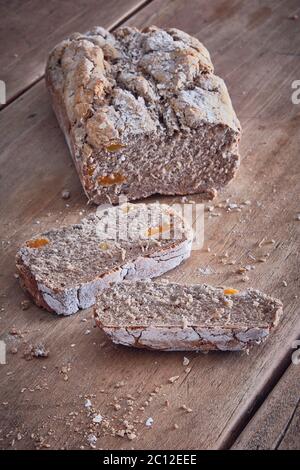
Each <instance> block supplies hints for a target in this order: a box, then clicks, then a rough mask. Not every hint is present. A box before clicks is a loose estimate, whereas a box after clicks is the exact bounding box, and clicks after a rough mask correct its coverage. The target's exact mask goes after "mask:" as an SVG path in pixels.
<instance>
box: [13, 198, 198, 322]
mask: <svg viewBox="0 0 300 470" xmlns="http://www.w3.org/2000/svg"><path fill="white" fill-rule="evenodd" d="M192 239H193V233H192V230H191V229H190V227H189V226H188V224H187V223H186V222H185V220H184V219H183V218H182V217H181V216H180V215H179V214H178V213H176V212H175V211H174V210H173V209H171V208H170V207H169V206H167V205H165V204H148V205H145V204H122V205H121V206H117V207H107V208H105V207H104V208H103V209H102V208H101V210H98V211H97V213H96V214H92V215H90V216H88V217H87V218H85V219H83V220H82V221H81V223H79V224H74V225H71V226H68V227H63V228H60V229H56V230H50V231H48V232H44V233H42V234H40V235H38V236H36V237H35V238H33V239H32V240H28V241H27V242H26V243H25V244H24V246H23V247H22V248H21V249H20V250H19V252H18V253H17V257H16V264H17V269H18V272H19V275H20V281H21V284H22V286H23V287H24V288H25V289H26V290H27V291H28V292H29V293H30V294H31V296H32V297H33V299H34V301H35V302H36V303H37V305H39V306H41V307H44V308H46V309H47V310H50V311H54V312H56V313H58V314H63V315H70V314H72V313H75V312H76V311H77V310H79V309H81V308H87V307H90V306H91V305H93V304H94V303H95V297H96V295H97V294H99V292H100V291H101V290H103V289H104V288H106V287H108V285H109V283H111V282H121V281H123V280H124V279H128V280H138V279H144V278H151V277H156V276H159V275H161V274H163V273H164V272H166V271H168V270H170V269H173V268H174V267H175V266H177V265H178V264H180V263H181V262H182V261H183V260H184V259H186V258H188V257H189V256H190V251H191V245H192Z"/></svg>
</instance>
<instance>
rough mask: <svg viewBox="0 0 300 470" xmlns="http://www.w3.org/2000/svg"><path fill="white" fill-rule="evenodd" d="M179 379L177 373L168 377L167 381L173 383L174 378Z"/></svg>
mask: <svg viewBox="0 0 300 470" xmlns="http://www.w3.org/2000/svg"><path fill="white" fill-rule="evenodd" d="M178 379H179V375H174V376H173V377H170V378H169V380H168V382H170V383H171V384H173V383H174V382H176V380H178Z"/></svg>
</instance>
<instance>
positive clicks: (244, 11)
mask: <svg viewBox="0 0 300 470" xmlns="http://www.w3.org/2000/svg"><path fill="white" fill-rule="evenodd" d="M297 9H299V7H298V2H297V1H296V0H288V1H287V2H284V3H283V2H280V1H276V2H275V1H271V0H269V1H267V0H265V1H263V2H262V1H256V0H255V1H253V2H246V1H226V2H224V1H216V2H204V0H203V1H196V0H195V1H191V2H190V3H189V11H190V12H191V14H188V12H187V10H186V3H182V2H180V1H179V0H178V1H172V2H169V1H165V2H160V1H156V2H153V5H152V4H150V6H148V7H147V8H145V9H143V10H141V11H140V12H139V13H138V14H137V15H136V17H135V18H133V19H132V20H131V21H130V22H131V24H136V25H138V26H142V25H149V24H151V23H154V24H155V23H156V24H158V25H162V26H163V25H164V26H176V27H179V28H182V29H185V30H187V31H188V32H190V33H193V34H196V35H197V36H198V37H199V38H200V39H201V40H202V41H203V42H204V43H205V44H207V45H208V46H209V48H210V50H211V53H212V57H213V60H214V62H215V64H216V70H217V73H219V74H220V75H221V76H225V77H226V81H227V83H228V87H229V90H230V92H231V95H232V98H233V102H234V105H235V108H236V110H237V113H238V115H239V117H240V118H241V121H242V124H243V127H244V135H243V140H242V145H241V153H242V156H243V160H242V165H241V169H240V171H239V174H238V176H237V178H236V180H235V182H234V183H233V184H231V185H230V186H229V187H228V188H227V189H226V190H225V191H224V192H223V193H222V194H220V195H219V197H218V199H217V201H215V202H214V203H213V204H214V205H215V206H217V204H218V202H220V201H224V200H226V199H227V198H228V199H229V200H230V201H231V202H233V203H241V202H243V201H246V200H250V201H251V204H250V205H244V206H242V207H243V208H242V209H241V212H237V211H234V210H233V211H230V212H228V211H226V210H225V209H222V208H218V207H215V209H214V210H213V212H217V213H220V214H221V215H220V216H219V217H213V216H211V213H209V212H207V213H206V220H205V247H204V249H203V250H202V251H198V252H197V251H195V252H193V255H192V257H191V259H190V260H188V261H187V262H186V263H185V264H184V265H183V266H181V267H179V268H178V269H176V270H174V271H173V272H172V273H169V275H168V276H167V277H168V278H169V279H176V280H179V281H184V282H206V283H212V284H214V285H227V286H233V287H238V288H240V289H242V288H243V287H246V286H254V287H256V288H260V289H262V290H265V291H266V292H267V293H269V294H273V295H275V296H277V297H280V298H281V299H282V300H283V302H284V310H285V315H284V318H283V320H282V322H281V324H280V326H279V328H278V329H277V330H276V332H275V333H274V334H273V335H272V336H271V337H270V338H269V340H268V341H267V342H266V343H265V344H264V345H263V346H262V347H260V348H259V347H257V348H255V349H254V350H253V351H252V352H251V354H250V355H249V356H247V355H239V354H233V353H232V354H222V353H212V354H207V355H200V354H196V353H195V354H189V355H188V357H189V359H190V367H191V370H190V372H189V373H186V372H184V367H183V365H182V360H183V356H184V354H182V353H175V354H168V353H155V352H150V351H135V350H130V349H126V348H121V347H116V346H113V345H111V344H110V343H109V342H108V341H105V338H104V336H103V335H102V333H101V332H99V331H97V330H96V329H94V328H93V322H92V320H91V318H90V317H91V312H90V311H84V312H81V313H79V314H78V315H75V316H73V317H72V318H56V317H54V316H53V315H50V314H48V313H46V312H43V311H41V310H39V309H38V308H36V307H34V306H32V307H31V308H30V309H29V310H26V311H22V310H21V308H20V302H21V300H22V299H23V298H24V294H22V292H21V290H20V289H19V287H18V283H17V280H16V279H15V278H14V276H13V274H14V254H15V252H16V250H17V247H18V246H19V244H20V243H21V242H22V241H23V240H25V239H27V238H29V237H30V236H31V235H32V233H35V232H37V231H39V230H44V229H46V228H48V227H51V226H53V225H54V226H60V225H61V224H63V223H69V222H72V221H75V220H79V219H80V217H81V215H80V212H81V213H82V212H83V210H85V209H87V210H91V208H89V209H88V208H87V207H86V199H85V197H84V195H83V192H82V189H81V187H80V184H79V181H78V178H77V176H76V174H75V171H74V169H73V166H72V164H71V160H70V157H69V154H68V149H67V147H66V145H65V143H64V141H63V137H62V135H61V132H60V130H59V128H58V125H57V122H56V120H55V118H54V115H53V113H52V111H51V108H50V104H49V99H48V96H47V94H46V91H45V88H44V84H43V83H42V82H41V83H39V84H38V85H36V86H34V87H33V88H32V89H31V90H29V91H28V92H26V93H25V94H24V95H22V97H20V98H19V99H18V100H16V101H15V102H14V103H12V104H11V105H10V106H8V107H7V108H6V109H4V111H3V112H2V113H1V124H0V126H1V136H2V139H1V143H0V161H1V165H0V168H1V171H0V173H1V176H2V177H1V180H0V181H1V185H0V200H1V209H0V220H1V222H2V223H1V226H0V231H1V240H2V256H1V267H2V269H0V275H1V277H0V282H1V285H2V286H3V297H2V298H1V308H2V309H3V311H1V315H0V317H1V320H0V327H1V331H2V332H3V334H2V336H1V339H4V340H5V341H6V343H7V345H8V349H9V350H11V348H12V347H13V346H14V345H17V346H18V353H17V354H11V353H8V361H7V362H8V363H7V365H6V366H1V372H2V387H1V392H0V393H1V398H0V403H2V405H0V422H1V423H2V424H1V429H2V434H1V435H0V437H1V436H2V439H3V440H2V441H0V445H1V446H2V447H4V448H6V447H9V446H11V445H12V444H13V446H14V447H15V448H32V447H34V446H35V445H39V444H37V443H36V441H35V439H37V436H42V437H43V438H44V439H45V440H44V441H43V442H44V444H47V445H50V446H51V448H60V447H64V448H78V447H80V446H85V447H87V446H88V443H87V435H88V434H89V433H90V432H91V430H90V427H89V426H90V424H91V421H92V418H91V417H89V416H88V410H87V408H85V406H84V400H85V398H84V396H85V395H89V396H91V395H95V396H93V397H92V398H91V401H92V403H93V405H94V407H95V411H97V412H99V413H100V414H101V415H102V416H104V417H105V418H107V419H108V421H109V424H108V431H107V432H108V434H107V435H104V434H105V426H104V425H103V424H101V425H99V438H98V442H97V447H98V448H111V449H115V448H131V447H134V448H146V449H151V448H154V449H155V448H158V449H159V448H162V449H166V448H171V449H181V448H183V449H184V448H187V449H196V448H205V449H207V448H220V447H224V446H226V445H227V443H228V442H229V439H231V437H232V433H233V432H234V431H235V429H237V426H240V425H241V421H242V420H243V419H244V418H245V416H246V415H248V413H249V412H251V409H252V407H253V406H255V404H256V403H257V397H258V395H263V394H264V393H265V392H264V390H265V387H266V385H268V387H269V386H270V384H272V383H273V382H274V380H275V379H274V377H276V373H277V371H278V367H279V366H280V365H281V364H282V362H283V361H285V360H286V357H287V355H288V354H289V348H290V346H291V343H292V341H293V339H295V338H296V337H297V336H298V335H299V330H300V320H299V315H298V314H297V311H296V307H297V302H298V301H297V298H296V296H297V294H298V290H299V289H298V281H299V253H298V244H299V228H300V225H299V221H297V220H296V214H297V213H298V212H299V204H298V200H297V197H295V196H296V195H297V194H299V177H298V175H299V170H300V168H299V167H300V162H299V158H298V153H299V144H300V136H299V122H300V109H299V106H296V105H293V104H292V102H291V82H292V80H294V79H295V78H296V77H297V76H298V75H299V73H300V62H299V58H298V57H297V55H296V54H297V51H298V50H299V45H300V37H299V34H296V32H297V31H298V29H297V28H298V26H297V24H296V23H297V22H292V21H291V20H288V19H287V16H288V15H289V14H291V13H294V12H296V11H297ZM64 188H69V189H70V190H71V194H72V196H71V199H70V201H68V205H69V207H66V201H63V200H62V199H61V198H60V192H61V190H62V189H64ZM193 199H195V200H197V198H196V197H195V198H193ZM169 201H173V199H172V198H169ZM264 237H265V238H266V240H269V239H274V240H275V243H274V244H262V246H258V242H259V241H261V240H262V239H263V238H264ZM208 246H209V247H210V251H209V252H208V251H207V247H208ZM225 252H228V255H229V260H230V261H233V260H235V261H236V264H232V265H231V264H226V265H224V264H222V263H220V258H221V257H223V256H224V254H225ZM266 252H269V253H270V255H269V257H268V260H267V262H266V263H260V262H257V261H256V260H253V256H254V257H255V258H256V259H259V258H260V257H261V256H262V255H263V254H265V253H266ZM215 254H216V256H215ZM239 263H241V264H243V265H245V264H247V265H253V266H254V268H255V269H251V270H250V271H249V273H248V276H249V281H247V282H242V281H241V276H240V275H237V274H236V269H237V266H239ZM207 266H209V267H211V268H212V269H214V271H216V273H215V274H211V275H202V274H201V273H200V272H199V268H203V267H207ZM283 281H285V282H286V283H287V285H286V286H285V285H284V284H283ZM84 318H86V319H87V322H82V321H81V320H82V319H84ZM13 326H15V328H16V329H17V330H18V331H20V332H21V333H22V334H23V337H19V336H16V335H12V334H10V332H12V328H13ZM87 330H90V333H89V334H85V333H86V332H87ZM37 341H42V342H44V343H46V345H47V346H48V347H49V349H50V356H49V358H48V359H45V360H44V361H43V360H38V359H34V360H32V361H29V362H26V361H25V360H24V359H23V358H22V354H23V350H24V348H25V347H26V344H25V342H27V343H35V342H37ZM67 364H70V371H68V372H67V373H61V370H62V367H63V366H67ZM43 366H44V367H46V369H43ZM10 372H12V374H10ZM7 373H9V374H8V375H7ZM66 375H68V380H64V377H65V376H66ZM174 375H179V379H178V381H176V382H175V383H174V384H170V383H168V378H169V377H170V376H174ZM122 380H123V381H124V386H123V387H121V388H116V384H117V383H118V382H120V381H122ZM160 385H162V388H160V389H159V390H158V392H157V393H155V394H154V395H149V394H150V393H151V392H153V391H154V389H155V387H156V386H160ZM24 388H25V390H23V393H21V391H22V389H24ZM30 389H31V390H33V391H30ZM102 390H103V392H102ZM127 394H132V396H133V397H134V400H133V403H132V404H131V403H130V402H129V403H128V402H127V401H126V400H127V399H126V395H127ZM114 397H116V399H117V400H118V402H120V404H121V409H120V410H115V409H114V406H113V403H114ZM121 397H123V398H122V399H121ZM149 398H150V399H149ZM166 400H168V402H169V406H166V404H165V401H166ZM145 402H147V403H148V404H147V403H145ZM3 403H7V404H4V405H3ZM183 404H185V405H186V406H188V407H190V408H192V410H193V411H192V412H191V413H188V412H186V411H184V410H183V409H181V406H182V405H183ZM131 406H132V407H133V409H132V410H131V409H130V408H129V407H131ZM142 407H144V408H145V409H144V410H143V409H141V408H142ZM70 413H73V414H71V415H70ZM74 413H77V414H74ZM130 413H131V414H130ZM124 416H125V418H126V419H128V421H129V422H130V423H133V424H134V426H135V427H136V428H137V438H136V439H135V440H134V441H129V440H128V439H127V438H125V439H124V438H123V439H122V438H120V437H113V436H111V435H110V433H109V430H110V431H111V428H112V427H113V428H115V429H120V428H122V427H123V424H122V423H121V422H120V421H119V420H123V419H124ZM150 416H151V417H153V419H154V424H153V426H152V428H150V429H148V428H147V427H146V426H145V420H146V419H147V418H148V417H150ZM134 421H141V423H135V422H134ZM175 424H178V429H175V428H174V425H175ZM191 431H192V432H191ZM18 433H20V434H21V436H22V438H21V439H20V440H17V436H18ZM32 434H34V436H35V437H32V438H31V437H30V436H31V435H32Z"/></svg>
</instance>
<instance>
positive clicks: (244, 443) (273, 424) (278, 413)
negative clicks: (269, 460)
mask: <svg viewBox="0 0 300 470" xmlns="http://www.w3.org/2000/svg"><path fill="white" fill-rule="evenodd" d="M299 384H300V367H299V366H297V365H294V364H292V365H290V367H289V368H288V370H287V371H286V372H285V374H284V375H283V377H282V378H281V380H280V381H279V382H278V384H277V385H276V387H275V388H274V390H273V391H272V392H271V393H270V395H269V396H268V398H267V399H266V401H265V402H264V403H263V405H262V406H261V408H260V409H259V410H258V412H257V413H256V415H255V416H254V417H253V418H252V420H251V421H250V423H249V424H248V426H246V428H245V429H244V431H243V432H242V434H241V435H240V436H239V437H238V439H237V441H236V442H235V444H234V445H233V446H232V449H234V450H237V449H249V450H261V449H272V450H275V449H282V450H299V449H300V391H299Z"/></svg>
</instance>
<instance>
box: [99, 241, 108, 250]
mask: <svg viewBox="0 0 300 470" xmlns="http://www.w3.org/2000/svg"><path fill="white" fill-rule="evenodd" d="M99 248H101V250H104V251H105V250H108V249H109V244H108V243H107V242H101V243H99Z"/></svg>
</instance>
